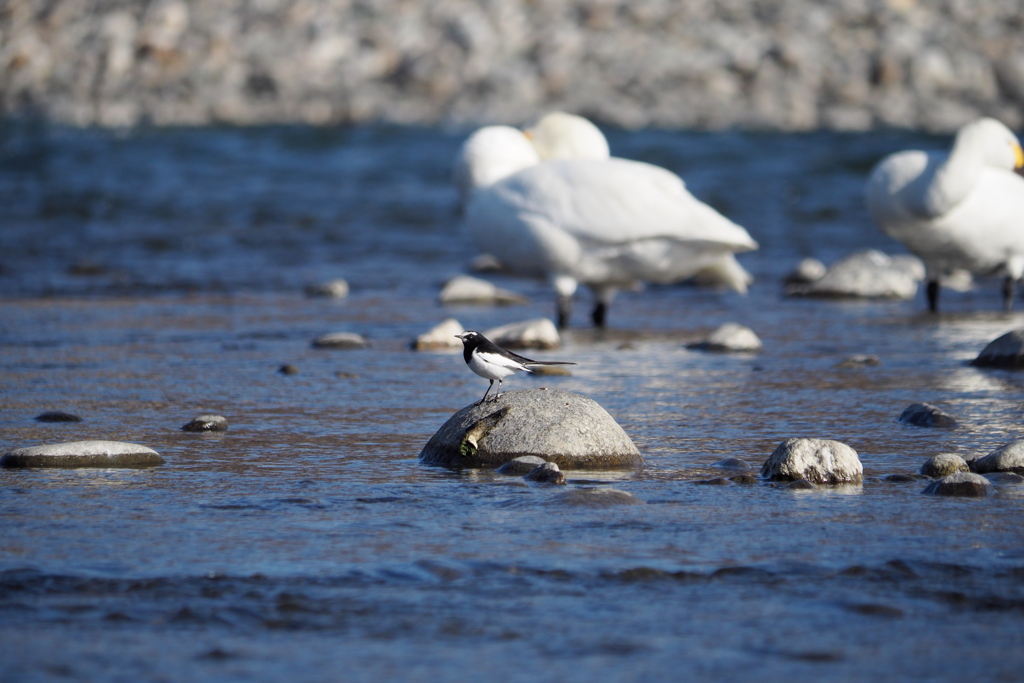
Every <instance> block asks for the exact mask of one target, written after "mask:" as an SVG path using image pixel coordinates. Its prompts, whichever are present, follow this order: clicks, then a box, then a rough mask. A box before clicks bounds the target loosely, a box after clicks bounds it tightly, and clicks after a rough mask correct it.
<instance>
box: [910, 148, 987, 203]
mask: <svg viewBox="0 0 1024 683" xmlns="http://www.w3.org/2000/svg"><path fill="white" fill-rule="evenodd" d="M984 166H985V158H984V154H983V152H982V151H981V150H980V149H979V147H978V146H977V145H972V144H968V143H967V142H966V141H965V140H964V139H963V138H962V137H958V138H957V140H956V142H955V143H954V144H953V149H952V150H950V152H949V156H948V157H947V158H946V161H945V162H944V163H942V164H941V165H940V166H939V167H938V168H937V169H936V170H935V178H934V180H933V181H932V183H931V186H930V187H929V189H928V193H927V195H926V196H925V198H924V200H925V201H924V203H925V209H926V210H927V211H928V213H930V214H932V215H934V216H938V215H940V214H944V213H946V212H947V211H949V210H950V209H952V208H953V207H954V206H956V205H957V204H959V203H960V202H961V201H963V199H964V197H966V196H967V195H968V194H969V193H970V191H971V189H972V188H973V187H974V184H975V183H976V182H977V180H978V176H979V175H980V174H981V171H982V169H983V168H984Z"/></svg>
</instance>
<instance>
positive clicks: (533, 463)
mask: <svg viewBox="0 0 1024 683" xmlns="http://www.w3.org/2000/svg"><path fill="white" fill-rule="evenodd" d="M546 462H547V461H546V460H544V458H538V457H537V456H536V455H524V456H522V457H519V458H515V459H514V460H509V461H508V462H507V463H505V464H504V465H502V466H501V467H499V468H498V470H497V472H498V474H505V475H509V476H513V477H523V476H526V475H527V474H529V473H530V472H533V471H534V470H535V469H537V468H538V467H540V466H541V465H544V464H545V463H546Z"/></svg>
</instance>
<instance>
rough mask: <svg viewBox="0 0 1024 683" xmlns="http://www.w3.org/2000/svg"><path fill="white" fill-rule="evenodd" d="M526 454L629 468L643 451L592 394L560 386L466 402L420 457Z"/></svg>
mask: <svg viewBox="0 0 1024 683" xmlns="http://www.w3.org/2000/svg"><path fill="white" fill-rule="evenodd" d="M524 455H534V456H537V457H539V458H542V459H543V460H545V461H547V462H553V463H555V464H557V465H558V466H559V467H560V468H562V469H624V468H636V467H641V466H642V465H643V462H644V460H643V456H642V455H640V451H638V450H637V448H636V446H635V445H634V444H633V442H632V440H630V438H629V436H627V435H626V432H624V431H623V430H622V427H620V426H619V425H618V423H616V422H615V420H614V419H612V417H611V415H609V414H608V413H607V412H606V411H605V409H604V408H602V407H601V406H600V405H598V404H597V403H596V402H595V401H593V400H592V399H589V398H587V397H585V396H581V395H579V394H574V393H572V392H568V391H562V390H559V389H528V390H524V391H510V392H505V393H503V394H502V395H501V398H499V399H498V400H491V399H488V400H487V401H485V402H483V403H475V404H473V405H469V406H466V407H465V408H463V409H462V410H460V411H459V412H457V413H455V415H453V416H452V417H451V418H450V419H449V420H448V421H447V422H445V424H444V425H443V426H442V427H441V428H440V429H439V430H438V431H437V433H436V434H434V436H432V437H431V438H430V440H429V441H428V442H427V444H426V445H425V446H424V447H423V450H422V451H421V452H420V456H419V457H420V460H422V461H423V462H424V463H427V464H432V465H443V466H446V467H500V466H501V465H504V464H505V463H507V462H510V461H512V460H515V459H516V458H519V457H521V456H524Z"/></svg>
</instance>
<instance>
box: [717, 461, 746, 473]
mask: <svg viewBox="0 0 1024 683" xmlns="http://www.w3.org/2000/svg"><path fill="white" fill-rule="evenodd" d="M713 467H721V468H722V469H726V470H744V471H746V470H749V469H750V463H748V462H747V461H746V460H741V459H739V458H726V459H725V460H719V461H718V462H716V463H715V464H714V465H713Z"/></svg>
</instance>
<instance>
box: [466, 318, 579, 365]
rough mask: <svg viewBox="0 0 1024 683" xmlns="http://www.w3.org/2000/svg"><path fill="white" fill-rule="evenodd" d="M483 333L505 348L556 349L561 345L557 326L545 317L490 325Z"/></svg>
mask: <svg viewBox="0 0 1024 683" xmlns="http://www.w3.org/2000/svg"><path fill="white" fill-rule="evenodd" d="M483 335H484V336H485V337H487V338H488V339H490V340H491V341H492V342H494V343H495V344H497V345H498V346H504V347H505V348H507V349H557V348H558V347H559V346H561V345H562V337H561V335H559V334H558V328H557V327H555V324H554V323H553V322H551V321H550V320H548V319H547V318H534V319H532V320H523V321H521V322H514V323H509V324H507V325H501V326H499V327H492V328H491V329H489V330H486V331H485V332H484V333H483ZM538 360H539V359H538Z"/></svg>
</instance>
